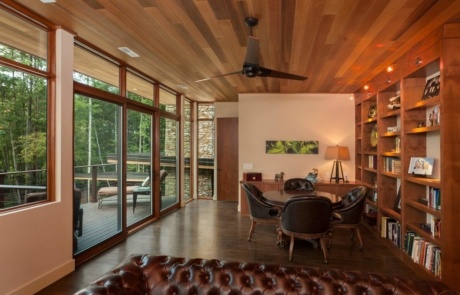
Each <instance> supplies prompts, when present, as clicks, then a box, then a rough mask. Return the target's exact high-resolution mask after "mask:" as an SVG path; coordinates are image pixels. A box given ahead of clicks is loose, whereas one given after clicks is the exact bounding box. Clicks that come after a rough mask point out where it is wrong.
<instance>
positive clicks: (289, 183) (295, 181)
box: [284, 178, 315, 192]
mask: <svg viewBox="0 0 460 295" xmlns="http://www.w3.org/2000/svg"><path fill="white" fill-rule="evenodd" d="M284 190H287V191H300V190H302V191H308V192H313V191H315V185H314V184H313V182H311V181H310V180H307V179H305V178H291V179H288V180H286V182H285V183H284Z"/></svg>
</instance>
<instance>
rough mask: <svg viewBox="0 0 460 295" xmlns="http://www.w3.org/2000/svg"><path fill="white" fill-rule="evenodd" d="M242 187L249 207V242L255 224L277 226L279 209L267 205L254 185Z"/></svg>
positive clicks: (244, 184) (246, 184) (248, 184)
mask: <svg viewBox="0 0 460 295" xmlns="http://www.w3.org/2000/svg"><path fill="white" fill-rule="evenodd" d="M242 186H243V189H244V191H245V193H246V199H247V200H248V205H249V216H250V218H251V228H250V229H249V236H248V241H251V238H252V234H253V233H254V231H255V228H256V223H257V222H259V223H272V224H278V215H279V212H280V210H281V208H280V207H275V206H272V205H270V204H268V203H267V202H266V199H265V198H264V196H263V195H262V192H261V191H260V190H259V189H258V188H257V187H256V186H255V185H253V184H250V183H243V184H242Z"/></svg>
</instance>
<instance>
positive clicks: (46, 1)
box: [40, 0, 56, 3]
mask: <svg viewBox="0 0 460 295" xmlns="http://www.w3.org/2000/svg"><path fill="white" fill-rule="evenodd" d="M40 1H41V2H42V3H56V0H40Z"/></svg>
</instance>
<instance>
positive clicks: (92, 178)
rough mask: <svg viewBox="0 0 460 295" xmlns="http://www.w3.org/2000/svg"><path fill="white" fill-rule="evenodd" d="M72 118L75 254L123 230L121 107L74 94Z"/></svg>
mask: <svg viewBox="0 0 460 295" xmlns="http://www.w3.org/2000/svg"><path fill="white" fill-rule="evenodd" d="M74 117H75V118H74V168H75V171H74V183H75V193H74V198H75V197H79V198H80V204H79V202H78V201H77V202H75V203H74V204H75V206H76V208H74V210H76V212H79V214H75V212H74V223H78V222H79V223H80V226H81V230H79V231H77V233H76V234H75V236H74V253H75V254H77V253H80V252H82V251H84V250H86V249H89V248H91V247H92V246H94V245H96V244H99V243H101V242H103V241H104V240H106V239H108V238H110V237H112V236H114V235H115V234H117V233H119V232H121V231H122V207H123V202H122V181H121V175H122V174H121V172H122V168H123V167H122V165H121V163H122V161H121V156H122V154H121V150H122V136H121V121H122V120H121V106H119V105H117V104H114V103H110V102H106V101H102V100H99V99H95V98H91V97H87V96H83V95H78V94H76V95H75V96H74ZM75 216H81V218H80V220H75Z"/></svg>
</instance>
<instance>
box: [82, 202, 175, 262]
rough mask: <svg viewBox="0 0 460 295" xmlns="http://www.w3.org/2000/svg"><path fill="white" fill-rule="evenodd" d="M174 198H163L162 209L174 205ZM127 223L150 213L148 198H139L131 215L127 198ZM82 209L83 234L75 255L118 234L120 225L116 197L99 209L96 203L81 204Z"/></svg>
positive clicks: (129, 223)
mask: <svg viewBox="0 0 460 295" xmlns="http://www.w3.org/2000/svg"><path fill="white" fill-rule="evenodd" d="M175 200H176V198H175V197H167V198H165V197H163V198H162V201H163V208H166V207H168V206H170V205H172V204H174V202H175ZM127 206H128V208H127V209H128V210H127V222H128V225H131V224H134V223H136V222H137V221H139V220H141V219H143V218H145V217H146V216H148V215H150V213H151V205H150V199H149V196H139V198H138V199H137V204H136V210H135V212H134V213H133V198H132V196H131V195H129V196H128V204H127ZM81 208H82V209H83V234H82V236H81V237H78V238H77V240H78V247H77V251H76V253H79V252H81V251H83V250H86V249H88V248H90V247H92V246H94V245H96V244H98V243H100V242H102V241H104V240H106V239H108V238H109V237H111V236H113V235H114V234H116V233H118V232H119V231H120V230H121V224H120V225H119V224H118V222H117V219H118V213H117V200H116V196H113V197H108V198H104V200H103V202H102V206H101V208H99V209H98V203H97V202H96V203H86V204H81Z"/></svg>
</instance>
